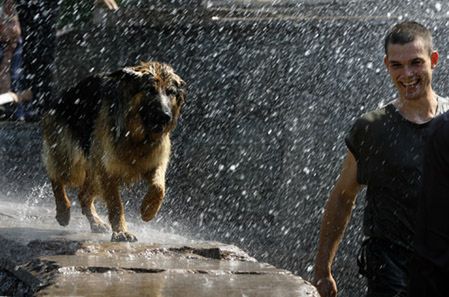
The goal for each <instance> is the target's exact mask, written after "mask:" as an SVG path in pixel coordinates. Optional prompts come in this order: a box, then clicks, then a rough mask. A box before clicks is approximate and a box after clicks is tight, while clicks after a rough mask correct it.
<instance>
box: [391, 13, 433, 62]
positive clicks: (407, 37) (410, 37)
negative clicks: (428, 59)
mask: <svg viewBox="0 0 449 297" xmlns="http://www.w3.org/2000/svg"><path fill="white" fill-rule="evenodd" d="M417 38H421V39H422V40H423V41H424V45H425V47H427V49H428V51H429V55H430V54H431V53H432V50H433V44H432V32H430V30H429V29H427V28H426V27H424V26H423V25H421V24H419V23H417V22H414V21H404V22H401V23H399V24H396V25H394V26H393V27H392V28H391V29H390V30H389V31H388V33H387V36H385V42H384V47H385V54H386V55H388V46H389V45H390V44H400V45H404V44H406V43H409V42H413V41H415V39H417Z"/></svg>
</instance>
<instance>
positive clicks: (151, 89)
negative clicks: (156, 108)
mask: <svg viewBox="0 0 449 297" xmlns="http://www.w3.org/2000/svg"><path fill="white" fill-rule="evenodd" d="M145 92H146V93H148V94H152V95H153V94H156V93H157V88H156V87H155V86H147V87H146V88H145Z"/></svg>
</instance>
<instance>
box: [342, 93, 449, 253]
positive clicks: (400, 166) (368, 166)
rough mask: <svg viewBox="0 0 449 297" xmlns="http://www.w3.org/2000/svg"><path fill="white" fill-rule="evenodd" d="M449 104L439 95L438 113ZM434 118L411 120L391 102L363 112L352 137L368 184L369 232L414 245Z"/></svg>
mask: <svg viewBox="0 0 449 297" xmlns="http://www.w3.org/2000/svg"><path fill="white" fill-rule="evenodd" d="M448 108H449V101H448V100H447V99H445V98H438V108H437V113H442V112H444V111H445V110H447V109H448ZM431 122H432V121H429V122H427V123H424V124H416V123H413V122H410V121H408V120H406V119H404V118H403V117H402V115H401V114H400V113H399V112H398V111H397V109H396V107H395V106H394V105H393V104H392V103H390V104H388V105H386V106H384V107H383V108H380V109H377V110H375V111H372V112H368V113H366V114H364V115H363V116H361V117H360V118H359V119H358V120H357V121H356V122H355V124H354V125H353V127H352V129H351V131H350V133H349V135H348V136H347V137H346V139H345V141H346V145H347V147H348V149H349V150H350V151H351V153H352V154H353V155H354V157H355V159H356V160H357V181H358V183H359V184H362V185H366V186H367V189H366V207H365V213H364V220H363V231H364V234H365V236H368V237H375V238H380V239H386V240H389V241H391V242H394V243H396V244H398V245H401V246H403V247H405V248H407V249H410V250H411V249H412V240H413V237H414V219H415V211H416V204H417V201H418V197H419V194H420V190H421V186H422V180H421V175H422V162H423V148H424V143H425V141H426V140H427V137H428V134H429V127H430V123H431Z"/></svg>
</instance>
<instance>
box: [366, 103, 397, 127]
mask: <svg viewBox="0 0 449 297" xmlns="http://www.w3.org/2000/svg"><path fill="white" fill-rule="evenodd" d="M392 108H394V106H393V105H392V103H388V104H386V105H383V106H381V107H379V108H377V109H374V110H371V111H368V112H366V113H364V114H362V115H361V116H360V117H359V118H358V120H357V121H358V122H364V123H375V122H378V121H382V120H384V119H385V118H386V117H387V116H388V115H389V114H390V113H391V112H392Z"/></svg>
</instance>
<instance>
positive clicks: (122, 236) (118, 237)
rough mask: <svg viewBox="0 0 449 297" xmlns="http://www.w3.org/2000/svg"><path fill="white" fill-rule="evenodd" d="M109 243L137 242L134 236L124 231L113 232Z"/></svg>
mask: <svg viewBox="0 0 449 297" xmlns="http://www.w3.org/2000/svg"><path fill="white" fill-rule="evenodd" d="M111 241H112V242H123V241H127V242H135V241H137V237H136V236H134V235H133V234H131V233H129V232H125V231H121V232H113V233H112V238H111Z"/></svg>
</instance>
